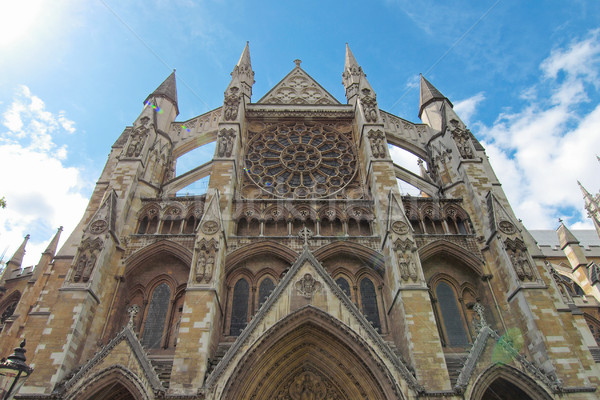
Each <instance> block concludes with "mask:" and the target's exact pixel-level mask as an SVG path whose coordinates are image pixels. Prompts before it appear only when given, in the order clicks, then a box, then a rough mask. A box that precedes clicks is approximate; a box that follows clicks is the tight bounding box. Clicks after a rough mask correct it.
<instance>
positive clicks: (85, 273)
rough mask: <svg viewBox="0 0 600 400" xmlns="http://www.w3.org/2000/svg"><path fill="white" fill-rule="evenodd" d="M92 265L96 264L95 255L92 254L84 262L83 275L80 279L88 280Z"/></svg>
mask: <svg viewBox="0 0 600 400" xmlns="http://www.w3.org/2000/svg"><path fill="white" fill-rule="evenodd" d="M94 265H96V255H95V254H92V255H91V256H90V259H89V260H87V261H86V262H85V269H84V270H83V276H82V279H81V280H82V281H84V282H87V281H89V280H90V275H91V274H92V270H93V269H94Z"/></svg>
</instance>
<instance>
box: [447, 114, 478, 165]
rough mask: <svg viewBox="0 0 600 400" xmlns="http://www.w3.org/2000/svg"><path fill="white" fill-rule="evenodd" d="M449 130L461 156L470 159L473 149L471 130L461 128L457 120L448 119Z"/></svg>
mask: <svg viewBox="0 0 600 400" xmlns="http://www.w3.org/2000/svg"><path fill="white" fill-rule="evenodd" d="M450 125H452V127H451V128H450V131H451V132H452V138H453V139H454V141H455V142H456V147H458V152H459V153H460V156H461V157H462V158H466V159H471V158H473V149H472V147H471V131H469V130H468V129H462V128H461V127H460V124H459V122H458V121H457V120H455V119H452V120H450Z"/></svg>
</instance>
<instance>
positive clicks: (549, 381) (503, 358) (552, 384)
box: [453, 305, 562, 394]
mask: <svg viewBox="0 0 600 400" xmlns="http://www.w3.org/2000/svg"><path fill="white" fill-rule="evenodd" d="M477 312H478V314H479V319H478V321H477V322H476V323H477V324H478V325H479V326H478V328H479V332H478V334H477V337H476V338H475V342H474V343H473V346H472V347H471V349H470V350H469V355H468V356H467V359H466V360H465V361H464V363H463V367H462V369H461V370H460V373H459V375H458V378H457V380H456V384H455V385H454V388H453V390H454V392H455V393H457V394H462V393H464V392H465V389H466V388H467V386H468V385H469V382H470V381H471V379H472V377H473V375H474V372H475V370H476V367H477V364H478V362H479V361H480V360H482V359H483V355H484V353H487V354H488V356H490V357H491V358H490V360H487V362H486V364H489V361H491V362H492V363H493V364H501V365H504V364H513V365H515V366H520V367H521V368H520V371H521V372H522V373H524V374H525V375H529V374H530V375H532V376H533V377H535V378H536V380H537V381H538V382H540V381H541V382H543V383H544V385H546V387H548V388H550V389H551V390H552V391H553V392H554V393H558V392H560V391H561V388H562V383H561V381H559V380H558V379H557V378H556V376H555V375H553V374H551V373H546V372H544V371H542V370H541V369H540V368H539V367H538V366H537V365H536V364H534V363H532V362H531V361H529V360H528V359H527V358H526V357H525V356H524V355H522V354H521V353H520V352H519V349H517V348H515V346H514V345H513V342H514V341H515V336H516V334H515V332H520V331H519V330H518V329H516V328H512V329H509V330H508V332H507V333H505V334H504V335H502V336H500V335H499V334H498V333H497V332H496V331H494V330H493V329H492V328H491V327H490V326H489V325H488V323H487V322H486V321H485V318H483V307H481V306H480V305H479V310H477ZM518 334H519V335H520V333H518ZM489 339H492V340H491V341H490V340H489ZM488 342H491V344H492V346H487V344H488ZM494 353H497V355H495V354H494Z"/></svg>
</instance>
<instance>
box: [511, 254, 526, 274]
mask: <svg viewBox="0 0 600 400" xmlns="http://www.w3.org/2000/svg"><path fill="white" fill-rule="evenodd" d="M510 261H511V263H512V265H513V267H514V269H515V271H516V272H517V276H518V277H519V279H520V280H524V279H525V272H524V271H523V267H522V266H521V262H520V260H519V258H518V257H517V254H516V251H511V252H510Z"/></svg>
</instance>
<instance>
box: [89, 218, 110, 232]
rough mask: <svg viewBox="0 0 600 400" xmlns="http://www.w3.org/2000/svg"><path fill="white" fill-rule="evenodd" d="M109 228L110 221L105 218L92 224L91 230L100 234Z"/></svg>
mask: <svg viewBox="0 0 600 400" xmlns="http://www.w3.org/2000/svg"><path fill="white" fill-rule="evenodd" d="M106 228H108V223H107V222H106V221H104V220H101V219H100V220H97V221H94V222H92V224H91V225H90V232H91V233H93V234H94V235H99V234H101V233H102V232H104V231H105V230H106Z"/></svg>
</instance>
